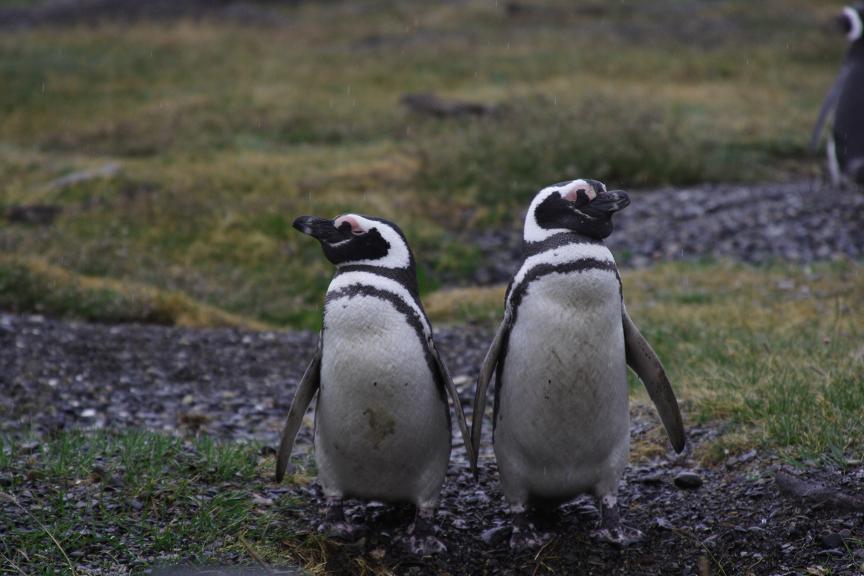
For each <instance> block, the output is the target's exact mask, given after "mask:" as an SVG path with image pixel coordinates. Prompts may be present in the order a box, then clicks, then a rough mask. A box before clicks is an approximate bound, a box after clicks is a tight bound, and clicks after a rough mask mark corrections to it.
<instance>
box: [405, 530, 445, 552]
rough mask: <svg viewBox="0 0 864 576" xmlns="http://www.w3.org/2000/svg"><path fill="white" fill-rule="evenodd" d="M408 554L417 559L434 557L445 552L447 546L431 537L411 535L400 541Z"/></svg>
mask: <svg viewBox="0 0 864 576" xmlns="http://www.w3.org/2000/svg"><path fill="white" fill-rule="evenodd" d="M400 540H401V541H402V543H403V544H404V545H405V548H407V549H408V551H409V552H411V553H412V554H414V555H415V556H418V557H423V556H434V555H435V554H443V553H445V552H447V546H445V545H444V543H443V542H441V540H439V539H438V538H436V537H435V536H432V535H426V536H420V535H418V534H412V535H410V536H407V537H404V538H401V539H400Z"/></svg>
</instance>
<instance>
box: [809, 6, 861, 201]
mask: <svg viewBox="0 0 864 576" xmlns="http://www.w3.org/2000/svg"><path fill="white" fill-rule="evenodd" d="M837 23H838V24H839V26H840V28H841V29H842V30H843V32H844V33H845V34H846V38H847V39H848V40H849V49H848V50H847V52H846V57H845V59H844V61H843V66H842V67H841V69H840V73H839V74H838V75H837V79H836V80H835V81H834V85H833V86H832V88H831V91H830V92H828V95H827V96H826V97H825V101H824V102H823V103H822V109H821V110H820V112H819V118H818V119H817V121H816V126H815V127H814V128H813V134H812V136H811V138H810V148H811V150H813V151H814V152H815V151H816V150H818V148H819V142H820V140H821V139H822V132H823V129H824V127H825V123H826V122H827V121H828V118H829V117H830V116H832V114H833V117H834V120H833V126H832V129H831V133H830V134H829V135H828V142H827V145H826V153H827V157H828V158H827V162H828V173H829V174H830V177H831V183H832V185H834V186H842V185H844V184H845V183H846V182H850V181H851V182H853V183H855V184H858V185H864V3H862V4H856V5H855V6H847V7H845V8H844V9H843V11H842V12H841V14H840V15H839V16H838V17H837Z"/></svg>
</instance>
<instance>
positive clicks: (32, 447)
mask: <svg viewBox="0 0 864 576" xmlns="http://www.w3.org/2000/svg"><path fill="white" fill-rule="evenodd" d="M38 450H39V442H36V441H33V442H23V443H22V444H20V445H19V446H18V452H20V453H21V454H33V453H35V452H37V451H38Z"/></svg>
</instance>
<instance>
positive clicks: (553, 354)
mask: <svg viewBox="0 0 864 576" xmlns="http://www.w3.org/2000/svg"><path fill="white" fill-rule="evenodd" d="M629 203H630V199H629V197H628V195H627V194H626V193H625V192H623V191H607V190H606V187H605V186H604V185H603V184H602V183H601V182H598V181H596V180H581V179H580V180H573V181H568V182H561V183H559V184H554V185H552V186H549V187H546V188H544V189H543V190H541V191H540V192H539V193H538V194H537V195H536V196H535V197H534V199H533V201H532V202H531V205H530V207H529V209H528V213H527V215H526V216H525V227H524V236H523V240H524V243H523V250H524V260H523V262H522V264H521V266H520V268H519V270H518V271H517V272H516V275H515V276H514V277H513V279H512V281H511V282H510V285H509V286H508V288H507V292H506V296H505V310H504V319H503V321H502V322H501V325H500V327H499V328H498V331H497V333H496V334H495V337H494V339H493V341H492V344H491V346H490V347H489V350H488V352H487V354H486V357H485V359H484V361H483V364H482V366H481V369H480V373H479V376H478V379H477V387H476V392H475V397H474V415H473V419H472V430H471V434H472V445H473V447H474V450H479V445H480V444H479V443H480V437H481V432H482V425H483V415H484V412H485V403H486V389H487V386H488V384H489V381H490V380H491V378H492V374H493V372H494V373H495V375H496V383H495V394H494V398H495V400H494V411H493V448H494V452H495V458H496V460H497V462H498V470H499V476H500V480H501V487H502V490H503V492H504V495H505V497H506V499H507V501H508V503H509V506H510V510H511V514H512V518H513V533H512V536H511V538H510V545H511V547H512V548H514V549H522V548H526V547H531V546H536V545H539V544H540V543H542V536H541V535H540V534H539V533H538V532H537V530H536V528H535V526H534V525H533V523H532V522H531V520H530V518H531V517H530V516H529V515H528V512H529V510H531V509H538V508H539V509H546V510H548V509H549V508H550V507H551V508H553V509H554V508H555V507H557V506H558V505H559V504H562V503H564V502H567V501H569V500H572V499H573V498H575V497H576V496H578V495H580V494H584V493H591V494H593V495H594V496H595V497H596V498H597V499H598V500H599V504H600V506H599V508H600V510H601V516H602V519H601V528H600V529H599V530H598V531H596V532H595V535H596V536H597V537H598V538H600V539H601V540H604V541H607V542H610V543H613V544H616V545H622V546H625V545H628V544H630V543H632V542H634V541H638V540H639V539H640V538H641V533H640V532H639V531H638V530H635V529H632V528H627V527H624V526H623V525H622V524H621V522H620V512H619V506H618V502H617V492H618V482H619V480H620V479H621V477H622V475H623V473H624V468H625V467H626V465H627V461H628V457H629V454H628V452H629V443H630V415H629V409H628V385H627V366H628V365H629V366H630V368H632V369H633V370H634V371H635V372H636V374H637V375H638V376H639V377H640V378H641V379H642V382H643V383H644V384H645V386H646V387H647V389H648V393H649V395H650V397H651V399H652V400H653V402H654V404H655V405H656V407H657V409H658V411H659V413H660V417H661V419H662V422H663V424H664V426H665V428H666V431H667V433H668V434H669V438H670V439H671V442H672V446H673V447H674V449H675V450H676V451H678V452H681V451H682V450H683V449H684V444H685V434H684V426H683V424H682V420H681V412H680V410H679V408H678V403H677V400H676V399H675V395H674V393H673V391H672V387H671V385H670V383H669V380H668V378H667V377H666V374H665V372H664V370H663V366H662V365H661V364H660V361H659V359H658V358H657V355H656V354H655V353H654V351H653V350H652V349H651V346H650V345H649V344H648V342H647V341H646V340H645V338H643V337H642V335H641V334H640V332H639V329H638V328H637V327H636V325H635V324H634V323H633V321H632V320H631V318H630V316H629V314H628V313H627V310H626V308H625V306H624V301H623V295H622V287H621V278H620V276H619V274H618V270H617V267H616V265H615V260H614V258H613V257H612V253H611V252H610V251H609V249H608V248H607V247H606V246H605V245H604V243H603V239H604V238H606V237H607V236H608V235H609V234H610V233H611V232H612V215H613V214H614V213H615V212H617V211H618V210H621V209H622V208H624V207H625V206H627V205H628V204H629ZM476 457H477V455H476V454H475V458H476Z"/></svg>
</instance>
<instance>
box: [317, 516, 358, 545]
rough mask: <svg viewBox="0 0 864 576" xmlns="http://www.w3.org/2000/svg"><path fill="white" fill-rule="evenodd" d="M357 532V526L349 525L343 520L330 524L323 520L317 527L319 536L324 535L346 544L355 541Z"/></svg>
mask: <svg viewBox="0 0 864 576" xmlns="http://www.w3.org/2000/svg"><path fill="white" fill-rule="evenodd" d="M359 532H360V528H359V527H358V526H356V525H354V524H350V523H348V522H346V521H344V520H343V521H341V522H330V521H327V520H324V521H323V522H322V523H321V524H319V525H318V533H319V534H325V535H327V536H329V537H331V538H335V539H337V540H344V541H346V542H353V541H354V540H356V539H357V534H358V533H359Z"/></svg>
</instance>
